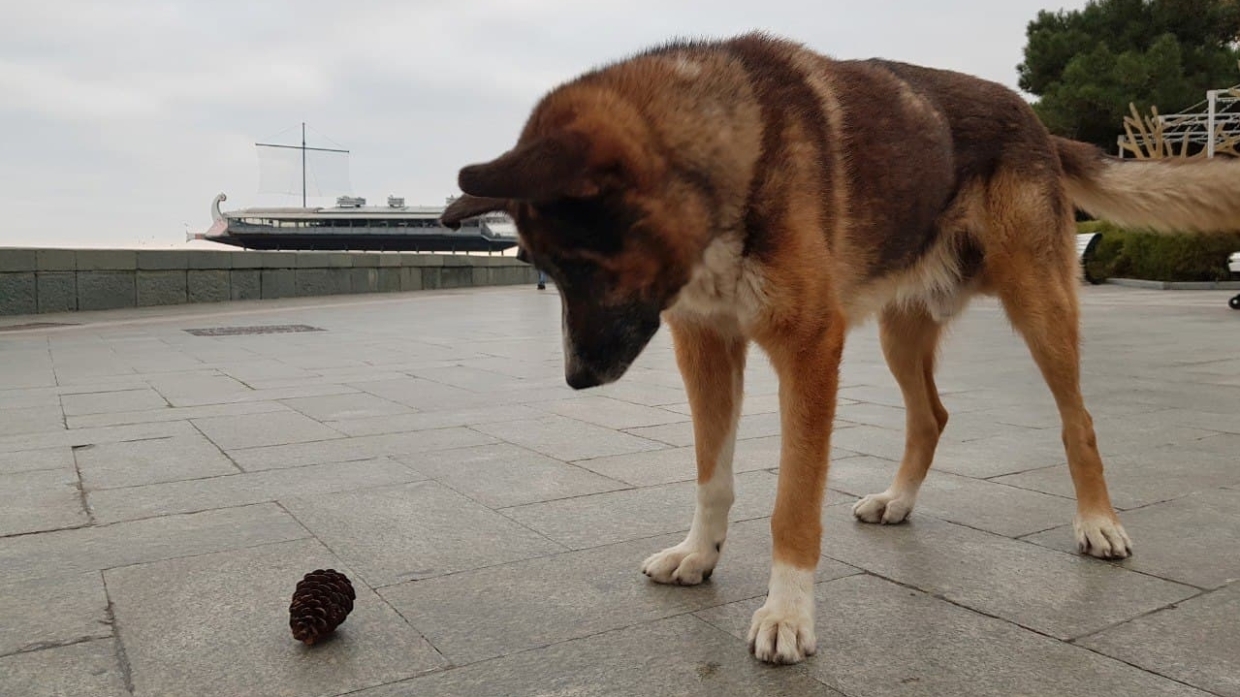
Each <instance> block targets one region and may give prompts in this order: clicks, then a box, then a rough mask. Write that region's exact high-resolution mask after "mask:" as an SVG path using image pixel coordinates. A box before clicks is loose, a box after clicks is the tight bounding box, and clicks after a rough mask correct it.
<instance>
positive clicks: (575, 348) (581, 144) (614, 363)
mask: <svg viewBox="0 0 1240 697" xmlns="http://www.w3.org/2000/svg"><path fill="white" fill-rule="evenodd" d="M589 104H590V105H592V106H593V108H588V107H587V106H583V104H582V103H581V101H580V100H576V101H573V102H569V103H566V102H564V101H561V103H560V104H558V105H557V104H556V103H555V102H554V100H551V103H550V104H549V103H548V102H547V101H544V103H543V104H542V105H540V108H539V109H536V110H535V113H534V115H533V116H532V117H531V119H530V122H529V124H527V126H526V129H525V132H524V133H523V134H522V136H521V138H520V140H519V141H518V143H517V145H516V147H514V148H513V149H512V150H510V151H508V152H507V153H504V154H503V155H501V156H499V157H498V158H496V159H494V160H492V161H490V162H487V163H484V164H475V165H470V166H468V167H465V168H463V169H462V170H461V171H460V175H459V178H458V183H459V185H460V188H461V190H462V191H463V192H464V194H465V195H464V196H462V197H460V198H459V199H457V200H456V201H454V202H453V203H452V204H451V205H450V206H449V207H448V209H447V210H446V211H445V212H444V214H443V218H442V220H443V223H444V224H445V225H448V226H455V225H458V224H459V223H460V221H461V220H463V219H465V218H468V217H473V216H477V215H481V214H483V213H487V212H491V211H501V210H502V211H505V212H507V213H508V214H509V215H511V216H512V217H513V219H514V220H515V222H516V225H517V230H518V233H519V235H520V239H521V243H520V244H521V249H522V254H523V256H524V257H525V258H526V259H527V260H528V261H529V262H530V263H531V264H533V265H535V266H536V267H538V268H540V269H542V270H543V271H545V272H546V273H547V274H548V275H549V276H551V278H553V279H554V280H555V283H556V287H557V289H558V290H559V292H560V296H561V300H562V307H563V332H564V363H565V378H566V380H567V382H568V384H569V385H571V386H572V387H574V388H576V389H582V388H586V387H593V386H596V385H602V384H606V383H610V382H613V381H615V380H617V379H618V378H620V376H622V375H623V374H624V373H625V371H626V370H627V369H628V367H629V365H630V364H631V363H632V362H633V360H634V359H636V358H637V356H638V354H640V353H641V351H642V349H644V348H645V346H646V344H647V343H648V342H649V341H650V339H651V337H653V336H654V334H655V332H656V331H657V330H658V328H659V316H660V313H661V312H662V311H663V310H664V309H666V308H667V307H668V306H669V304H670V303H671V302H672V301H673V299H674V298H675V296H676V294H677V292H678V291H679V290H680V288H681V287H682V286H683V285H684V284H685V283H686V282H687V281H688V279H689V274H690V271H691V269H692V265H693V263H694V259H695V256H694V255H695V254H697V255H700V253H701V248H702V246H703V244H702V243H701V241H700V240H698V239H697V237H699V236H700V235H698V234H697V232H698V231H699V230H703V229H704V228H705V225H703V223H702V213H703V207H704V202H702V201H700V200H698V199H696V198H694V197H693V196H692V195H687V196H677V191H678V190H679V189H678V187H677V186H676V184H675V182H673V181H671V178H669V176H668V168H667V166H666V164H665V162H664V159H663V156H662V154H661V153H660V152H658V149H657V147H656V146H655V143H654V142H653V140H654V139H653V138H651V136H650V134H649V133H648V131H647V128H646V126H645V125H644V122H643V120H642V119H641V118H638V117H636V115H635V114H633V113H631V111H630V110H626V109H625V107H624V105H623V104H612V105H610V106H607V100H606V99H604V98H602V97H600V96H599V95H593V99H592V100H591V101H590V102H589Z"/></svg>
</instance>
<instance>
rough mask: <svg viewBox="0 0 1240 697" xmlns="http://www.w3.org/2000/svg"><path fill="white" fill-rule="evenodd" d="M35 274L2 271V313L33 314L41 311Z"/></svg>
mask: <svg viewBox="0 0 1240 697" xmlns="http://www.w3.org/2000/svg"><path fill="white" fill-rule="evenodd" d="M35 289H36V284H35V274H34V272H33V271H28V272H21V273H0V315H32V314H34V313H36V312H38V311H39V307H38V302H37V300H36V298H37V296H36V290H35Z"/></svg>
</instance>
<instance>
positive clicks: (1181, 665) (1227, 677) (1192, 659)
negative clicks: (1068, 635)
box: [1077, 582, 1240, 697]
mask: <svg viewBox="0 0 1240 697" xmlns="http://www.w3.org/2000/svg"><path fill="white" fill-rule="evenodd" d="M1237 618H1240V582H1237V583H1232V584H1230V585H1228V586H1226V587H1224V588H1221V589H1219V590H1217V591H1214V592H1212V593H1207V594H1205V595H1202V596H1198V597H1196V598H1192V599H1189V600H1185V601H1184V602H1182V603H1178V604H1176V605H1173V606H1171V607H1168V608H1167V609H1165V610H1160V611H1158V612H1155V613H1152V614H1149V615H1146V616H1144V617H1138V618H1137V619H1134V620H1132V621H1131V622H1126V623H1124V624H1121V625H1119V626H1118V627H1113V628H1111V629H1108V630H1106V631H1103V632H1099V633H1098V634H1094V635H1093V636H1088V637H1085V638H1084V639H1081V640H1080V641H1078V642H1077V643H1079V644H1080V645H1082V646H1087V647H1089V648H1091V649H1093V650H1095V651H1098V652H1100V653H1104V654H1106V655H1108V656H1114V657H1115V658H1118V659H1119V660H1121V661H1124V662H1125V663H1131V664H1132V665H1135V666H1138V667H1140V668H1144V669H1146V670H1148V671H1151V672H1154V673H1158V674H1159V675H1165V676H1167V677H1169V678H1173V679H1175V680H1179V681H1181V682H1185V683H1188V684H1190V685H1193V686H1195V687H1199V688H1201V689H1203V690H1208V691H1210V692H1213V693H1214V694H1218V695H1223V696H1224V697H1237V696H1238V695H1240V651H1238V650H1237V647H1240V622H1237V621H1236V619H1237Z"/></svg>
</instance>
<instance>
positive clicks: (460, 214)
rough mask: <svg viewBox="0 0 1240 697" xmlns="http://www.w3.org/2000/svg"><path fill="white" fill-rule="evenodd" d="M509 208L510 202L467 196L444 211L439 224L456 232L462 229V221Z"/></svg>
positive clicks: (500, 199)
mask: <svg viewBox="0 0 1240 697" xmlns="http://www.w3.org/2000/svg"><path fill="white" fill-rule="evenodd" d="M507 207H508V201H507V200H505V199H502V198H484V197H479V196H470V195H469V194H465V195H464V196H461V197H460V198H458V199H456V200H455V201H453V202H452V203H451V204H449V205H448V207H447V208H446V209H444V212H443V215H441V216H439V224H440V225H443V226H444V227H446V228H449V229H452V230H456V229H457V228H459V227H461V221H462V220H465V219H466V218H472V217H474V216H476V215H482V214H484V213H494V212H495V211H502V210H504V209H505V208H507Z"/></svg>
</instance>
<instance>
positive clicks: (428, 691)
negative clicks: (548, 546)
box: [350, 616, 839, 697]
mask: <svg viewBox="0 0 1240 697" xmlns="http://www.w3.org/2000/svg"><path fill="white" fill-rule="evenodd" d="M635 656H641V657H642V658H641V659H640V660H637V659H635V658H634V657H635ZM745 657H746V649H745V645H744V643H743V642H740V641H738V640H736V639H734V638H732V637H730V636H728V635H726V634H724V633H723V632H721V631H719V630H718V629H715V628H714V627H711V626H710V625H708V624H706V623H705V622H702V621H700V620H697V619H695V618H693V617H690V616H686V617H675V618H671V619H667V620H662V621H659V622H652V623H649V624H643V625H639V626H636V627H629V628H626V629H622V630H618V631H614V632H606V633H604V634H598V635H595V636H592V637H589V638H586V639H579V640H577V641H569V642H565V643H561V644H555V645H552V646H548V647H546V648H541V649H538V650H536V651H529V652H526V653H521V654H517V655H514V656H508V657H505V658H501V659H497V660H494V661H487V662H485V663H479V664H476V665H472V666H466V667H464V668H458V669H455V670H450V671H447V672H444V673H439V674H434V675H428V676H426V677H423V678H418V679H416V680H410V681H406V682H402V683H397V684H394V685H388V686H384V687H379V688H375V689H371V690H364V691H362V692H359V693H357V695H356V697H406V696H407V695H435V696H436V697H546V696H549V695H555V696H557V697H560V696H564V697H567V696H568V695H583V696H584V695H589V696H590V697H621V696H622V695H701V696H702V697H706V696H707V695H712V696H713V695H789V696H791V695H805V697H828V696H834V697H839V693H838V692H835V691H833V690H831V689H829V688H828V687H826V686H825V685H823V684H822V683H820V682H818V681H816V680H814V679H813V678H811V677H809V675H808V673H807V671H806V669H805V667H803V666H793V667H791V668H786V669H781V670H770V669H769V668H767V667H765V666H762V665H759V664H758V663H757V662H756V661H748V660H745ZM350 697H354V696H353V695H351V696H350Z"/></svg>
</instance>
